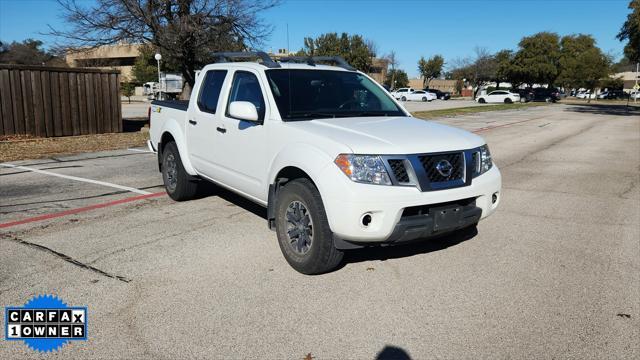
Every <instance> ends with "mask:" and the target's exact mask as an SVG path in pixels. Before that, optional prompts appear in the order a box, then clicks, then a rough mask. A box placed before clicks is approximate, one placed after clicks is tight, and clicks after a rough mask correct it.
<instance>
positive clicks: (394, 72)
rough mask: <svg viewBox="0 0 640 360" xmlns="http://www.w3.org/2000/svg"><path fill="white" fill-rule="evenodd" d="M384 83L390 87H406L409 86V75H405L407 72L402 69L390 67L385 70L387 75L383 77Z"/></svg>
mask: <svg viewBox="0 0 640 360" xmlns="http://www.w3.org/2000/svg"><path fill="white" fill-rule="evenodd" d="M394 82H395V84H394ZM384 84H385V85H387V86H388V87H389V88H390V89H397V88H401V87H407V86H409V76H407V73H406V72H404V70H400V69H391V70H389V71H388V72H387V76H386V77H385V79H384Z"/></svg>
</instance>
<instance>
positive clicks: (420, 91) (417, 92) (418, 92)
mask: <svg viewBox="0 0 640 360" xmlns="http://www.w3.org/2000/svg"><path fill="white" fill-rule="evenodd" d="M413 93H414V94H424V91H422V90H418V91H414V92H413Z"/></svg>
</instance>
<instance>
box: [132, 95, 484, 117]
mask: <svg viewBox="0 0 640 360" xmlns="http://www.w3.org/2000/svg"><path fill="white" fill-rule="evenodd" d="M402 105H403V106H404V107H405V108H406V109H407V110H409V111H411V112H414V111H429V110H442V109H452V108H461V107H469V106H479V105H480V104H478V103H477V102H475V101H473V100H468V99H460V100H458V99H451V100H433V101H429V102H422V101H403V102H402ZM491 105H495V104H484V105H482V106H491ZM148 109H149V103H148V102H132V103H128V102H126V101H125V102H123V103H122V116H123V117H124V118H139V117H147V110H148Z"/></svg>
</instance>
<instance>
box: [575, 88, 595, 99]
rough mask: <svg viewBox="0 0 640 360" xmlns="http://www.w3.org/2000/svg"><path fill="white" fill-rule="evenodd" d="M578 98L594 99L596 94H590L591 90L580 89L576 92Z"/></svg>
mask: <svg viewBox="0 0 640 360" xmlns="http://www.w3.org/2000/svg"><path fill="white" fill-rule="evenodd" d="M576 97H577V98H578V99H595V98H596V94H592V93H591V91H584V90H583V91H580V92H578V93H577V94H576Z"/></svg>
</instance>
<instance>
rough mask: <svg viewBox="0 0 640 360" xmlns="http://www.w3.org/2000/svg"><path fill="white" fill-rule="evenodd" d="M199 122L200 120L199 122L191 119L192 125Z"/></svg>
mask: <svg viewBox="0 0 640 360" xmlns="http://www.w3.org/2000/svg"><path fill="white" fill-rule="evenodd" d="M197 123H198V122H197V121H195V120H189V124H191V125H195V124H197Z"/></svg>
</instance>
